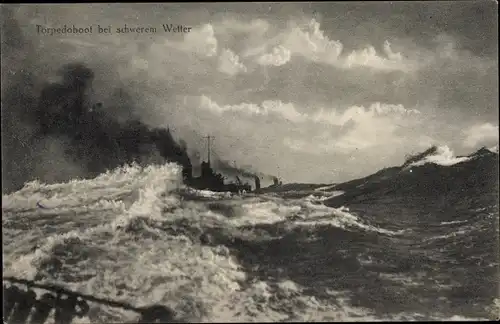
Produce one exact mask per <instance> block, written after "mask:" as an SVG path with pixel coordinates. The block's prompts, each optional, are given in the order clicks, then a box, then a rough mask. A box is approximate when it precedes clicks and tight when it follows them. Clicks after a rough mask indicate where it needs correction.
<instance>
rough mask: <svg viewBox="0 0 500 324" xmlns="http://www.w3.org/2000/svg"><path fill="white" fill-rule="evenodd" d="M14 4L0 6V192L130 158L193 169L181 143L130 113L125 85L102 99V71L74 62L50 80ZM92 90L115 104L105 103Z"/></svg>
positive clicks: (94, 171)
mask: <svg viewBox="0 0 500 324" xmlns="http://www.w3.org/2000/svg"><path fill="white" fill-rule="evenodd" d="M13 10H15V8H13V7H11V8H6V7H4V6H2V22H3V23H2V155H3V156H2V174H3V177H2V192H4V193H5V192H11V191H14V190H18V189H20V188H21V187H22V186H23V184H24V183H25V182H27V181H31V180H35V179H38V180H40V181H42V182H46V183H51V182H59V181H67V180H69V179H72V178H75V177H80V178H87V177H93V176H96V175H98V174H99V173H102V172H104V171H106V170H109V169H113V168H116V167H117V166H120V165H123V164H125V163H130V162H137V163H141V164H147V163H151V162H157V163H163V162H165V161H172V162H177V163H179V164H181V165H182V166H183V167H184V168H185V170H186V173H190V171H191V162H190V160H189V157H188V154H187V148H186V144H185V143H184V142H180V144H179V143H177V142H176V140H174V138H173V136H172V134H171V133H170V131H169V130H167V129H152V128H150V127H148V126H147V125H146V124H144V123H143V122H141V121H140V120H139V119H138V118H134V111H136V110H137V109H138V107H134V103H133V102H132V100H130V97H131V96H130V95H129V94H128V93H127V91H126V90H124V89H119V91H118V92H116V91H115V92H111V93H108V94H105V96H108V98H103V97H102V93H106V91H105V90H103V89H93V88H92V83H93V81H94V78H95V77H96V76H98V75H99V74H101V73H104V72H103V71H99V70H92V69H90V68H89V67H88V66H86V64H85V63H82V62H74V63H70V64H64V65H63V66H61V67H60V68H59V70H58V71H57V72H58V77H59V80H58V81H56V82H48V81H47V78H46V77H47V74H46V73H45V74H44V73H41V72H40V71H42V70H43V67H41V66H39V65H40V64H38V63H37V50H36V49H34V48H33V47H32V46H31V45H30V42H28V41H26V40H25V39H24V37H23V34H22V32H21V30H20V28H19V25H18V23H17V21H16V19H15V18H14V14H13ZM37 64H38V65H37ZM46 70H47V69H46ZM49 72H53V71H49ZM96 90H97V91H96ZM99 90H103V91H99ZM93 93H101V97H100V98H99V99H105V100H108V101H109V102H115V103H117V104H115V106H110V107H106V106H104V105H102V104H100V102H97V100H96V98H93ZM117 97H119V98H117ZM110 98H111V100H110ZM117 99H118V100H117ZM117 105H119V106H120V107H116V106H117ZM117 112H118V113H117ZM124 116H127V118H124Z"/></svg>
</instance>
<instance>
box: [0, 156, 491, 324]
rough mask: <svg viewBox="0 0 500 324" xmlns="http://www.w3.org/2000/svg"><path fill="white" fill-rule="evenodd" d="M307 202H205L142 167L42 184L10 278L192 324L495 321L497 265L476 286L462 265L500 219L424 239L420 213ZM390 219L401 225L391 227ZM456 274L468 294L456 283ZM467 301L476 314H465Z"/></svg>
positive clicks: (11, 202)
mask: <svg viewBox="0 0 500 324" xmlns="http://www.w3.org/2000/svg"><path fill="white" fill-rule="evenodd" d="M330 189H333V188H328V190H330ZM299 193H300V192H295V193H294V194H293V195H290V193H289V192H288V193H287V192H283V193H272V192H270V193H268V194H255V193H248V194H244V195H234V194H230V193H214V192H210V191H201V190H194V189H192V188H189V187H187V186H185V185H184V184H183V183H182V174H181V168H180V167H179V166H178V165H176V164H164V165H150V166H148V167H141V166H138V165H135V164H132V165H129V166H125V167H121V168H117V169H115V170H113V171H109V172H107V173H104V174H101V175H99V176H97V177H96V178H94V179H75V180H72V181H69V182H65V183H56V184H50V185H49V184H43V183H40V182H38V181H32V182H29V183H27V184H26V185H25V186H24V187H23V188H22V189H20V190H19V191H17V192H14V193H11V194H9V195H4V196H3V199H2V200H3V206H2V208H3V212H4V217H3V219H2V223H3V227H4V275H6V276H9V275H11V276H16V277H21V278H26V279H33V280H37V281H40V282H46V283H57V284H60V285H64V286H65V287H66V288H68V289H72V290H74V291H78V292H80V293H85V294H91V295H93V296H96V297H103V298H104V297H105V298H108V299H113V300H120V301H124V302H128V303H130V304H132V305H136V306H138V307H141V306H148V305H153V304H161V305H167V306H169V307H171V308H173V309H175V310H176V312H177V313H178V314H180V316H181V317H182V318H183V320H185V321H202V322H213V321H224V322H226V321H354V320H356V321H369V320H425V319H428V320H433V319H434V320H456V319H468V318H474V319H487V318H489V316H491V315H488V314H490V313H488V311H489V310H490V309H491V307H492V306H491V305H492V300H491V298H490V297H488V296H490V295H489V294H490V290H488V287H490V288H491V285H492V283H493V282H494V281H488V280H493V279H491V276H490V274H491V271H493V270H494V269H495V268H494V267H495V264H497V263H495V262H496V261H495V260H496V259H495V258H494V257H492V255H491V254H488V253H490V252H491V251H490V250H488V249H484V248H483V250H482V256H481V258H482V259H481V260H483V261H481V262H483V263H480V265H481V266H480V267H481V269H482V270H481V271H482V272H481V275H482V277H481V278H482V279H481V280H479V281H477V280H476V282H474V281H469V280H472V277H470V276H469V272H467V271H466V270H463V269H471V268H470V267H471V265H469V268H467V267H465V268H463V267H459V265H460V264H461V262H463V260H462V259H461V257H455V258H453V257H452V256H451V255H450V253H453V251H454V250H456V249H457V244H462V243H467V242H472V240H471V239H470V240H468V239H465V238H467V237H476V238H477V235H486V234H488V233H490V235H491V234H492V233H491V231H490V232H485V231H488V230H491V226H490V228H489V229H488V227H487V224H488V223H489V222H491V221H492V217H493V215H494V211H493V210H492V209H491V206H485V207H484V209H483V210H479V209H478V210H477V211H475V212H474V211H470V210H469V212H470V213H471V214H470V215H474V216H473V217H472V216H471V218H469V219H468V220H467V219H462V218H460V217H458V219H455V220H452V221H446V220H445V221H443V220H441V221H439V222H438V223H436V224H435V225H432V223H428V224H427V231H423V230H422V227H419V226H413V225H410V223H405V222H404V221H403V220H404V219H405V218H404V217H401V215H402V214H404V213H406V214H408V215H409V214H411V213H415V212H417V211H409V210H406V211H404V210H401V209H397V208H396V205H393V207H392V209H390V208H384V205H383V204H377V203H376V202H374V203H372V204H371V205H370V206H366V208H359V205H355V204H354V205H352V206H351V205H349V204H348V205H347V206H341V207H338V208H334V207H329V206H327V205H325V202H327V201H328V199H334V198H339V197H343V196H344V192H341V191H333V192H329V191H322V190H316V191H315V190H313V191H304V192H303V194H302V195H299ZM291 197H292V198H291ZM37 203H39V204H42V205H43V206H44V207H45V208H40V207H38V206H37ZM456 212H458V213H461V212H460V211H459V210H457V211H456ZM381 213H385V215H384V217H379V215H380V214H381ZM388 213H389V214H391V215H392V217H394V218H396V217H398V218H399V219H398V220H395V221H393V222H389V221H387V219H388V218H389V217H388V216H389V214H388ZM398 214H399V215H398ZM406 219H408V218H406ZM404 224H406V225H404ZM485 233H486V234H485ZM497 234H498V233H497ZM458 237H460V238H459V240H460V242H459V243H457V242H456V240H457V238H458ZM483 241H484V240H483ZM483 241H477V240H476V241H475V242H476V243H475V244H476V246H475V247H471V248H473V249H477V248H479V246H482V245H481V244H482V243H481V242H483ZM469 258H471V257H470V256H469ZM471 260H472V259H471ZM478 260H479V259H478ZM478 262H479V261H478ZM450 265H453V266H454V267H455V268H454V269H455V270H453V271H454V273H455V275H456V276H459V277H460V278H463V279H462V281H460V280H459V279H458V281H457V277H456V276H455V277H453V278H452V277H450V275H449V274H448V270H447V269H448V267H449V266H450ZM460 269H462V270H460ZM474 269H475V270H474V271H476V272H475V273H478V272H477V271H478V269H479V268H474ZM460 271H462V272H460ZM464 280H465V281H464ZM486 281H488V282H487V284H486ZM474 285H475V286H474ZM478 285H479V288H478ZM487 286H488V287H487ZM474 287H475V288H476V295H474V296H472V295H470V292H471V291H472V289H473V288H474ZM460 289H461V290H460ZM478 289H479V290H478ZM460 291H462V294H465V295H464V296H468V297H466V298H469V299H471V298H473V300H474V303H472V304H470V305H469V306H467V307H463V305H462V304H461V303H460V300H461V299H460V298H461V297H460V298H459V297H457V296H460V294H461V293H460ZM436 298H437V301H436ZM457 298H458V299H457ZM493 303H494V302H493ZM488 307H490V308H488ZM135 320H137V314H135V313H134V312H131V311H126V310H120V309H117V308H112V307H110V306H105V305H99V304H97V303H95V304H92V305H91V310H90V312H89V314H88V315H87V317H84V318H81V319H79V320H78V321H79V322H82V323H84V322H87V323H88V322H95V323H104V322H110V321H113V322H125V321H135Z"/></svg>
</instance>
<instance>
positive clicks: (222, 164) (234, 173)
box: [213, 158, 274, 181]
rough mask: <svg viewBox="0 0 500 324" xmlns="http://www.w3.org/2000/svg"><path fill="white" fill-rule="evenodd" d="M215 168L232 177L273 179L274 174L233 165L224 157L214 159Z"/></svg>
mask: <svg viewBox="0 0 500 324" xmlns="http://www.w3.org/2000/svg"><path fill="white" fill-rule="evenodd" d="M213 164H214V169H215V170H217V171H219V172H221V173H222V174H224V175H227V176H230V177H244V178H248V179H252V181H253V179H255V177H257V178H259V179H262V180H271V179H273V177H274V176H272V175H268V174H265V173H262V172H257V171H253V170H248V169H245V168H241V167H238V166H236V165H231V163H230V162H228V161H225V160H223V159H220V158H219V159H216V160H215V161H214V163H213Z"/></svg>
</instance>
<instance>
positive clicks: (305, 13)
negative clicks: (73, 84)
mask: <svg viewBox="0 0 500 324" xmlns="http://www.w3.org/2000/svg"><path fill="white" fill-rule="evenodd" d="M19 8H20V9H18V10H17V9H16V11H15V12H16V18H17V19H19V21H20V22H21V24H20V26H21V30H22V36H23V42H24V44H26V46H31V47H32V50H31V53H32V54H30V55H32V56H33V57H37V60H36V63H37V69H36V73H35V74H36V75H35V76H31V77H30V78H31V80H32V81H30V82H32V83H34V84H35V86H37V85H36V84H37V82H38V81H37V80H46V79H47V77H49V78H50V76H51V71H54V70H55V69H56V68H58V67H60V66H61V65H63V64H65V63H71V62H73V61H80V62H85V64H86V65H87V66H88V67H89V68H91V69H92V70H93V71H100V73H96V77H95V80H94V83H93V87H92V89H90V90H91V92H92V95H93V98H95V99H96V100H98V101H100V102H103V105H105V106H106V107H110V109H112V110H113V111H114V114H115V115H117V116H120V117H123V118H124V119H127V118H130V116H128V115H127V114H130V115H132V116H134V117H136V118H139V119H140V120H141V121H142V122H144V123H145V124H147V125H149V126H150V127H164V128H165V127H168V126H170V127H171V129H172V131H173V133H174V135H175V136H177V137H180V138H183V139H185V140H186V142H187V145H188V147H189V148H190V150H191V151H192V152H204V151H205V144H204V142H203V136H205V135H208V134H210V135H214V136H216V141H215V144H214V150H215V151H216V152H217V153H218V154H219V156H220V158H221V160H223V161H236V163H237V165H245V164H248V165H252V166H253V167H254V168H255V169H256V170H258V171H260V172H265V173H269V174H276V173H278V174H279V175H280V176H281V177H283V179H284V180H285V181H287V180H289V181H321V182H324V181H325V177H326V178H327V179H332V180H337V179H348V178H349V177H353V176H356V175H361V174H366V173H369V172H372V171H375V170H376V169H377V168H379V167H381V166H388V165H393V164H397V163H399V162H401V161H400V159H402V158H403V157H404V154H406V153H408V152H414V151H418V150H421V149H422V148H425V146H426V145H430V144H439V145H441V144H444V145H450V146H451V147H452V148H453V149H455V150H461V149H467V150H470V149H472V148H473V147H472V146H473V145H476V146H478V145H486V144H488V143H490V144H491V143H494V141H495V136H493V135H492V131H493V130H495V129H496V128H495V127H497V124H496V123H494V122H492V120H494V119H496V118H497V116H498V91H497V88H498V81H497V79H498V73H497V70H498V59H497V56H496V52H497V49H496V48H497V36H498V35H497V28H496V25H497V18H496V16H495V14H494V13H495V12H496V10H497V5H496V3H493V2H459V3H457V2H454V3H445V2H405V3H401V2H394V3H389V2H386V3H369V2H363V3H361V2H359V3H353V2H338V3H333V2H329V3H327V2H324V3H271V4H269V3H232V4H226V3H224V4H221V3H206V4H184V3H182V4H181V3H171V4H116V5H115V4H113V5H111V4H92V5H85V6H83V5H81V6H80V5H75V6H69V5H52V6H21V7H19ZM166 21H167V22H172V23H176V24H177V23H178V24H184V25H191V26H192V27H193V32H192V33H190V34H189V35H183V34H165V33H163V32H162V33H157V34H156V35H149V36H147V37H146V36H144V35H142V36H141V35H117V34H111V35H70V36H66V37H52V38H48V37H43V38H42V37H40V36H39V35H36V33H35V32H34V29H33V28H31V27H30V26H33V25H34V24H36V23H43V24H50V25H61V24H80V25H85V24H112V25H114V26H116V25H123V24H124V23H127V24H129V25H141V24H142V25H143V24H148V25H156V26H157V27H159V28H161V27H160V26H161V24H162V23H165V22H166ZM22 57H23V56H21V55H11V58H10V60H13V61H12V62H14V61H15V62H20V61H16V60H22ZM31 61H32V60H27V61H26V62H24V63H20V65H22V64H28V63H29V62H31ZM55 62H57V64H55ZM2 64H4V62H3V61H2ZM30 64H31V63H30ZM14 65H15V66H20V65H19V64H17V65H16V64H14ZM19 71H20V70H19ZM17 75H18V76H19V75H22V74H19V73H18V74H17ZM33 80H34V81H33ZM38 87H39V86H38ZM3 90H4V88H2V91H3ZM21 90H22V89H21ZM124 94H128V98H125V96H124ZM28 97H29V96H28ZM28 97H26V98H28ZM23 100H25V99H23ZM124 105H125V106H130V107H134V109H131V110H127V111H123V109H122V108H123V106H124ZM417 112H418V113H417ZM195 133H196V134H195ZM193 154H195V153H193Z"/></svg>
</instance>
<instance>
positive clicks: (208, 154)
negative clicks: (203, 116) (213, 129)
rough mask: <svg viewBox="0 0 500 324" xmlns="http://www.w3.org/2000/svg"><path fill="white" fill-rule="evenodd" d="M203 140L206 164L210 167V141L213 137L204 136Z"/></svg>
mask: <svg viewBox="0 0 500 324" xmlns="http://www.w3.org/2000/svg"><path fill="white" fill-rule="evenodd" d="M205 138H206V139H207V162H208V165H209V166H210V139H213V138H214V137H213V136H210V135H208V136H205Z"/></svg>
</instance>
